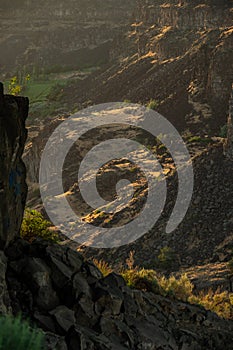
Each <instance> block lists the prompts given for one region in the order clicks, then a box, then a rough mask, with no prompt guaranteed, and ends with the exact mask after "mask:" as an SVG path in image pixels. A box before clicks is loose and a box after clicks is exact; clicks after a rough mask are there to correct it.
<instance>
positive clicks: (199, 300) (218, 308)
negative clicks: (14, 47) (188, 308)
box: [188, 289, 233, 319]
mask: <svg viewBox="0 0 233 350" xmlns="http://www.w3.org/2000/svg"><path fill="white" fill-rule="evenodd" d="M188 301H189V302H190V303H192V304H199V305H202V306H203V307H204V308H205V309H206V310H210V311H212V312H215V313H216V314H217V315H218V316H219V317H222V318H225V319H233V293H229V292H227V291H224V292H220V291H219V290H217V291H213V290H211V289H210V290H209V291H208V292H203V291H202V292H201V293H199V294H198V295H197V296H195V295H192V296H190V297H189V299H188Z"/></svg>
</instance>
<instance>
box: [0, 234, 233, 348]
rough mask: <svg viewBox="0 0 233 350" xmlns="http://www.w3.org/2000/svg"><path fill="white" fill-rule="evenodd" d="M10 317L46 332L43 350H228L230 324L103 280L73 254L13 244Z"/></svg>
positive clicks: (116, 280)
mask: <svg viewBox="0 0 233 350" xmlns="http://www.w3.org/2000/svg"><path fill="white" fill-rule="evenodd" d="M6 255H7V256H8V272H7V281H8V288H9V290H10V296H11V302H12V307H13V311H14V312H15V313H16V312H19V311H23V312H24V314H25V315H30V317H31V319H32V320H33V321H34V322H35V323H36V324H37V325H38V326H39V327H40V328H42V329H43V330H44V331H45V332H46V339H47V345H46V349H51V350H54V349H57V350H58V349H62V350H66V349H68V350H77V349H80V350H89V349H93V350H95V349H96V350H107V349H109V350H110V349H111V350H112V349H116V350H120V349H122V350H123V349H125V350H126V349H132V350H133V349H138V350H139V349H140V350H146V349H147V350H149V349H151V350H156V349H164V350H165V349H171V350H178V349H187V348H190V349H198V350H199V349H200V350H206V349H215V350H218V349H219V350H220V349H222V348H224V349H229V350H230V349H231V347H232V341H233V322H232V321H226V320H222V319H219V318H218V317H217V316H216V315H214V314H212V313H211V312H209V311H206V310H204V309H203V308H200V307H198V306H194V305H189V304H186V303H183V302H179V301H175V300H172V299H168V298H164V297H162V296H161V295H159V294H156V292H155V293H154V292H153V293H152V292H142V291H139V290H133V289H131V288H129V287H127V286H126V284H125V281H124V280H123V278H122V277H120V276H118V275H116V274H114V273H112V274H110V275H108V276H107V277H103V276H102V274H101V273H100V271H99V270H98V269H97V268H96V267H95V265H93V264H92V263H91V262H88V261H85V260H84V259H83V257H82V256H81V255H80V254H79V253H78V252H75V251H74V250H72V249H70V248H68V247H65V246H59V245H50V244H48V243H46V242H42V241H35V242H34V243H33V244H31V245H30V244H28V243H25V242H24V241H22V240H17V241H16V242H15V243H14V244H12V245H11V246H10V247H9V248H8V249H7V251H6Z"/></svg>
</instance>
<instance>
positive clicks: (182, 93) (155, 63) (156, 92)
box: [64, 0, 233, 135]
mask: <svg viewBox="0 0 233 350" xmlns="http://www.w3.org/2000/svg"><path fill="white" fill-rule="evenodd" d="M232 14H233V12H232V4H231V3H230V2H229V1H220V0H219V1H215V2H212V1H211V2H210V1H207V0H203V1H177V0H172V1H170V2H169V3H168V2H167V1H162V0H161V1H156V2H155V1H139V2H138V7H137V10H136V11H135V15H134V22H133V23H132V26H131V31H129V32H128V35H127V36H126V38H125V39H122V40H121V43H120V45H119V50H118V49H117V45H116V47H115V48H114V55H115V56H116V57H117V56H119V57H124V58H125V60H123V61H121V64H118V65H117V64H115V65H114V66H111V67H109V69H108V70H106V69H105V70H103V71H102V72H97V73H96V74H95V75H93V76H92V77H90V78H88V79H87V80H86V81H84V82H82V83H73V84H72V85H71V86H70V87H68V88H67V89H65V91H64V101H66V102H67V101H68V102H70V105H71V106H72V105H74V104H84V103H85V102H86V101H92V102H93V103H100V102H110V101H123V100H125V99H128V100H131V101H132V102H143V103H146V102H148V101H149V100H150V99H155V100H156V101H157V102H158V111H159V112H161V113H162V114H163V115H164V116H165V117H167V118H168V119H169V120H171V121H172V122H173V123H174V125H175V126H176V127H177V128H179V129H180V130H184V129H189V130H190V131H191V132H194V133H202V134H204V133H209V134H213V133H214V134H217V135H218V134H219V129H220V127H221V126H223V125H224V124H225V123H226V118H227V113H228V101H229V97H230V93H231V83H232V79H233V78H232V69H233V60H232V47H233V29H232Z"/></svg>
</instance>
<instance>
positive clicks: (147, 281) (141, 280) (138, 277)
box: [121, 268, 160, 293]
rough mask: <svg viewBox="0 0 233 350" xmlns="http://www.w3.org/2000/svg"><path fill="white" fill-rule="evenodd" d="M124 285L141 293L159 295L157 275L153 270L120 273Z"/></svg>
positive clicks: (134, 270) (130, 270) (133, 270)
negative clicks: (146, 292)
mask: <svg viewBox="0 0 233 350" xmlns="http://www.w3.org/2000/svg"><path fill="white" fill-rule="evenodd" d="M121 275H122V277H123V278H124V280H125V282H126V284H127V285H128V286H129V287H131V288H136V289H140V290H143V291H148V292H154V293H159V292H160V288H159V284H158V280H157V275H156V272H155V271H154V270H146V269H137V268H135V269H129V270H128V269H127V270H124V271H122V272H121Z"/></svg>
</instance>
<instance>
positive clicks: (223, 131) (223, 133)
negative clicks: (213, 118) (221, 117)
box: [219, 124, 227, 138]
mask: <svg viewBox="0 0 233 350" xmlns="http://www.w3.org/2000/svg"><path fill="white" fill-rule="evenodd" d="M219 136H220V137H222V138H226V137H227V124H225V125H223V126H222V127H221V129H220V134H219Z"/></svg>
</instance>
